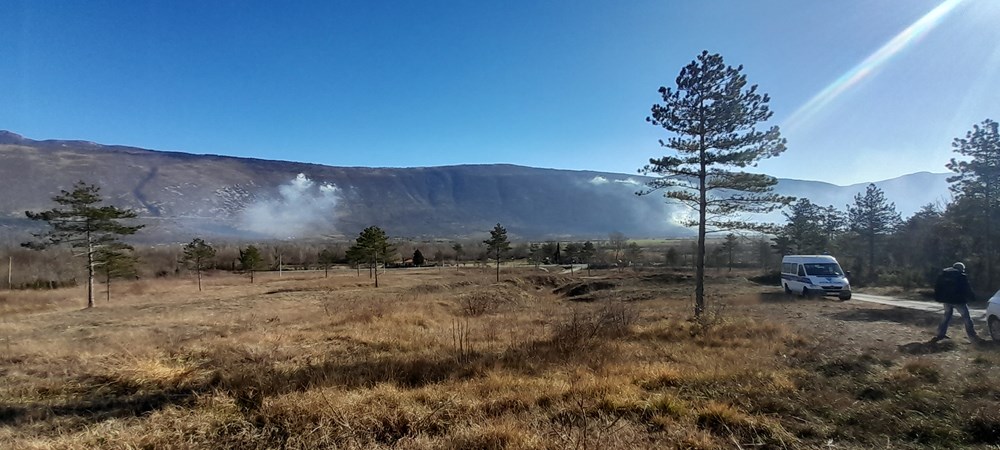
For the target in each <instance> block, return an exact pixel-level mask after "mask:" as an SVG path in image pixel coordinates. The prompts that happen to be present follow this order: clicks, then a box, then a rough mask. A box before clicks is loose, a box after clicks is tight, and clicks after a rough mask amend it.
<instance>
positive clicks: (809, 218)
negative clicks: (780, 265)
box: [774, 198, 843, 254]
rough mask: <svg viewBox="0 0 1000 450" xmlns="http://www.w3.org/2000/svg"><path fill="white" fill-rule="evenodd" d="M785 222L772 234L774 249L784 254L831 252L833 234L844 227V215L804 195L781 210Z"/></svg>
mask: <svg viewBox="0 0 1000 450" xmlns="http://www.w3.org/2000/svg"><path fill="white" fill-rule="evenodd" d="M782 214H783V215H784V216H785V219H786V220H787V222H786V223H785V225H784V226H782V227H781V229H779V230H778V231H777V233H776V234H775V238H774V241H775V248H779V249H780V250H782V251H783V252H784V253H783V254H791V253H794V254H820V253H823V252H828V251H830V244H831V243H832V241H833V237H834V236H835V235H836V233H837V232H838V231H839V230H840V229H841V228H842V227H843V219H842V217H843V214H842V213H840V212H839V211H837V209H836V208H834V207H833V206H830V207H826V208H824V207H822V206H819V205H816V204H814V203H812V202H811V201H809V199H807V198H802V199H799V200H798V201H796V202H794V203H792V205H791V208H790V211H785V212H782Z"/></svg>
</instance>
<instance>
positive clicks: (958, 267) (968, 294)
mask: <svg viewBox="0 0 1000 450" xmlns="http://www.w3.org/2000/svg"><path fill="white" fill-rule="evenodd" d="M975 299H976V294H975V293H974V292H972V286H971V285H970V284H969V278H968V277H967V276H966V275H965V264H962V263H961V262H957V263H955V264H952V266H951V267H948V268H945V269H944V270H942V271H941V274H939V275H938V278H937V281H936V282H935V283H934V300H937V301H939V302H941V303H944V318H943V319H942V320H941V324H940V325H938V329H937V335H936V336H934V339H931V342H938V341H940V340H943V339H950V338H949V337H948V325H949V324H950V323H951V317H952V315H953V314H954V312H955V310H958V313H959V314H960V315H961V316H962V320H963V321H965V334H966V335H967V336H968V337H969V341H970V342H972V343H973V344H979V343H981V342H982V341H983V340H982V339H981V338H980V337H979V336H978V335H976V328H975V327H974V326H973V324H972V317H971V316H969V306H968V305H967V303H968V302H969V301H970V300H975Z"/></svg>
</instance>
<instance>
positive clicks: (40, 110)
mask: <svg viewBox="0 0 1000 450" xmlns="http://www.w3.org/2000/svg"><path fill="white" fill-rule="evenodd" d="M942 4H944V5H945V7H946V8H947V9H948V11H947V12H946V13H945V14H944V15H943V16H940V17H937V16H935V22H934V23H933V24H931V26H924V27H922V28H921V29H920V30H917V31H918V32H915V33H909V34H906V36H911V37H912V38H909V39H905V37H906V36H903V38H899V39H897V41H896V43H897V44H901V45H892V46H890V47H892V48H890V49H887V50H884V51H883V53H882V54H881V56H879V55H876V56H875V57H873V59H870V60H869V61H873V62H874V63H873V64H870V65H868V66H866V67H867V68H868V69H871V70H869V71H867V72H864V71H862V73H867V76H864V77H860V79H859V80H854V82H850V83H845V82H842V83H839V84H837V80H838V79H840V78H841V77H847V76H849V75H850V71H851V70H852V69H855V68H856V67H858V65H859V64H861V63H862V62H863V61H865V60H866V58H869V57H870V56H871V55H873V54H875V53H876V52H877V51H878V50H879V49H880V48H882V47H883V46H885V45H886V44H887V43H889V42H890V41H891V40H893V38H894V37H897V35H899V34H900V33H901V32H903V31H904V30H906V29H907V27H910V26H911V25H913V24H914V23H917V22H918V21H919V20H920V19H921V18H922V17H925V16H926V15H927V14H928V13H929V12H931V11H933V10H935V8H940V7H941V5H942ZM938 11H939V12H940V9H939V10H938ZM0 14H2V20H0V22H2V24H3V25H2V26H0V129H8V130H11V131H14V132H17V133H20V134H23V135H25V136H27V137H30V138H34V139H82V140H89V141H95V142H99V143H104V144H122V145H132V146H138V147H145V148H152V149H158V150H175V151H185V152H191V153H212V154H222V155H233V156H245V157H256V158H266V159H283V160H291V161H303V162H312V163H320V164H329V165H340V166H391V167H407V166H432V165H451V164H466V163H513V164H520V165H527V166H536V167H552V168H565V169H586V170H599V171H610V172H621V173H635V170H636V169H637V168H639V167H641V166H642V165H643V164H644V163H645V162H646V161H647V160H648V159H649V158H650V157H654V156H660V155H662V154H663V153H664V152H663V150H661V149H660V148H659V147H658V145H657V143H656V140H657V139H659V138H662V137H666V134H665V132H664V131H663V130H662V129H658V128H656V127H654V126H652V125H649V124H647V123H646V122H645V120H644V119H645V117H646V115H647V113H648V111H649V107H650V105H652V104H653V103H654V102H655V101H657V100H658V96H657V92H656V90H657V88H658V87H659V86H661V85H668V86H669V85H672V84H673V82H674V79H675V78H676V76H677V73H678V71H679V70H680V68H681V67H682V66H683V65H684V64H686V63H688V62H690V61H691V60H692V59H693V58H694V57H695V56H696V55H697V54H698V53H699V52H700V51H701V50H703V49H706V50H709V51H710V52H717V53H721V54H722V55H723V56H724V58H725V59H726V62H727V63H730V64H733V65H736V64H743V65H744V67H745V69H744V71H745V73H746V74H747V76H748V78H749V80H750V82H751V83H756V84H758V85H760V89H761V90H762V91H764V92H767V93H769V94H770V96H771V98H772V101H771V107H772V110H773V111H774V112H775V115H774V118H773V121H774V123H776V124H778V125H781V126H782V129H783V132H784V135H785V136H786V137H787V138H788V141H789V142H788V148H789V149H788V151H787V152H786V153H785V154H784V155H783V156H781V157H780V158H777V159H774V160H769V161H767V162H765V163H764V164H762V165H761V166H760V167H759V168H758V169H759V170H760V171H764V172H767V173H770V174H772V175H775V176H779V177H791V178H800V179H813V180H822V181H829V182H833V183H837V184H848V183H854V182H862V181H874V180H881V179H886V178H892V177H895V176H898V175H902V174H905V173H911V172H915V171H932V172H943V171H945V169H944V164H945V162H947V160H948V158H949V157H950V156H951V155H952V152H951V142H952V140H953V139H954V138H955V137H958V136H963V135H964V134H965V132H966V131H967V130H969V129H971V127H972V125H973V124H975V123H979V122H981V121H982V120H983V119H986V118H992V119H994V120H1000V45H998V43H1000V26H998V25H997V24H998V23H1000V1H997V0H964V1H962V0H951V3H949V2H944V1H942V0H907V1H897V0H850V1H837V2H828V1H800V0H761V1H753V2H750V1H744V0H724V1H723V0H720V1H711V2H701V1H689V2H681V1H629V2H614V1H560V2H556V1H528V0H525V1H514V2H481V1H460V0H452V1H395V2H389V1H368V0H364V1H333V0H330V1H317V2H305V1H302V2H249V1H229V2H225V1H210V2H202V1H193V2H182V1H141V0H135V1H121V2H109V1H42V0H25V1H17V0H15V1H11V0H0ZM925 22H926V20H925ZM830 86H846V87H847V88H846V89H843V90H841V91H835V92H834V94H835V95H831V96H829V97H824V99H819V100H817V101H814V102H813V105H818V107H809V108H807V109H808V111H800V113H798V114H797V113H796V111H797V110H800V109H801V108H803V106H804V105H807V104H808V103H809V102H810V100H811V99H813V98H814V97H815V96H816V95H817V94H819V93H820V92H822V91H823V90H824V89H825V88H828V87H830ZM806 112H808V114H806ZM793 117H794V118H795V120H794V121H793V120H791V119H792V118H793Z"/></svg>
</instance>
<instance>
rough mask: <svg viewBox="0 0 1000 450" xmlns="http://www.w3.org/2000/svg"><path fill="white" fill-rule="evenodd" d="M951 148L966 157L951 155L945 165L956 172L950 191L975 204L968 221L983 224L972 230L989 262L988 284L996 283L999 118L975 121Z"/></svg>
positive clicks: (967, 222)
mask: <svg viewBox="0 0 1000 450" xmlns="http://www.w3.org/2000/svg"><path fill="white" fill-rule="evenodd" d="M952 149H953V150H954V151H955V153H958V154H959V155H961V156H962V157H963V158H967V159H961V160H957V159H955V158H952V159H951V161H950V162H949V163H948V164H947V165H946V167H947V168H948V170H951V171H952V172H954V173H955V175H954V176H951V177H949V178H948V182H949V183H951V186H950V188H951V191H952V192H954V193H955V195H956V197H957V200H959V201H963V202H968V203H971V204H972V205H975V206H974V207H973V208H971V209H970V210H969V211H971V212H974V213H975V216H976V217H975V218H970V219H974V220H966V221H964V222H963V223H965V224H967V225H980V226H979V227H977V228H978V229H975V228H974V229H972V230H968V231H971V232H972V234H973V235H974V236H976V237H977V238H978V239H979V240H980V241H981V246H979V252H978V253H979V254H980V255H981V257H982V259H983V260H984V262H985V263H986V278H987V286H988V287H989V288H990V289H992V288H993V287H994V282H993V281H994V271H995V269H994V261H995V259H996V255H995V253H997V252H996V251H995V250H994V248H995V247H996V245H995V242H996V230H995V228H996V225H995V224H996V222H997V214H998V212H1000V208H998V205H1000V130H998V125H997V122H994V121H993V120H990V119H986V120H984V121H983V123H982V124H979V125H973V126H972V130H971V131H969V132H967V133H966V135H965V138H956V139H955V141H954V142H953V143H952Z"/></svg>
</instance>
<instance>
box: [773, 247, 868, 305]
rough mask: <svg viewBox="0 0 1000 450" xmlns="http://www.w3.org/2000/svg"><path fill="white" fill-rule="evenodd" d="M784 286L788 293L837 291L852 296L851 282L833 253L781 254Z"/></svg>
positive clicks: (841, 294) (843, 296) (833, 293)
mask: <svg viewBox="0 0 1000 450" xmlns="http://www.w3.org/2000/svg"><path fill="white" fill-rule="evenodd" d="M781 286H782V287H784V288H785V293H786V294H792V293H797V294H801V295H802V296H806V295H809V294H816V295H836V296H837V297H840V299H841V300H850V299H851V283H850V282H849V281H848V280H847V275H846V274H845V273H844V270H843V269H841V268H840V264H838V263H837V259H836V258H834V257H832V256H830V255H786V256H785V257H783V258H781Z"/></svg>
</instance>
